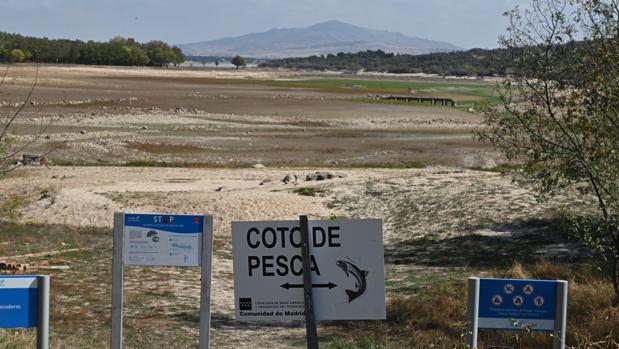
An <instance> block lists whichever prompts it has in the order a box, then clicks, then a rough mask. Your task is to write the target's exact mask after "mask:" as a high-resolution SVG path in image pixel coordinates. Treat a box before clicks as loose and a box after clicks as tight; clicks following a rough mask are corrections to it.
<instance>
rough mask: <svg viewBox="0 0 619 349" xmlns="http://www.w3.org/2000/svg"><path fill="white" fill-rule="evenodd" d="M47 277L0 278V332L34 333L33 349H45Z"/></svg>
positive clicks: (47, 316)
mask: <svg viewBox="0 0 619 349" xmlns="http://www.w3.org/2000/svg"><path fill="white" fill-rule="evenodd" d="M49 290H50V278H49V276H48V275H6V276H0V328H32V327H36V329H37V349H47V348H48V347H49V293H50V292H49Z"/></svg>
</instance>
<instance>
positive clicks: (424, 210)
mask: <svg viewBox="0 0 619 349" xmlns="http://www.w3.org/2000/svg"><path fill="white" fill-rule="evenodd" d="M314 171H315V169H309V168H295V169H268V168H266V169H235V170H231V169H182V168H127V167H51V168H44V167H39V168H27V169H23V170H20V171H18V172H16V173H13V174H11V176H10V177H8V178H5V179H4V180H2V181H1V182H0V195H2V196H3V197H9V196H12V195H17V196H20V197H21V198H24V199H25V201H26V202H27V204H26V205H25V206H23V207H22V208H20V209H19V212H18V215H17V217H18V218H17V219H18V221H21V222H35V223H46V224H65V225H73V226H100V227H111V226H112V221H113V219H112V218H113V213H114V212H116V211H124V212H170V213H203V212H205V213H209V214H212V215H214V217H215V248H216V250H215V254H214V261H213V293H212V297H213V298H212V305H213V309H212V311H213V316H214V320H213V321H214V325H213V326H214V327H213V345H214V347H217V348H267V347H271V348H300V347H303V344H302V338H303V336H304V329H303V328H302V326H298V325H295V326H261V325H251V324H242V323H238V322H236V321H234V320H233V315H232V314H234V298H233V297H234V295H233V286H234V285H233V279H232V260H231V240H230V236H231V232H230V226H231V222H232V221H235V220H285V219H295V218H297V217H298V215H299V214H308V215H310V217H311V218H314V219H316V218H329V217H332V216H339V217H359V218H382V219H384V240H385V246H386V260H387V263H388V264H387V266H386V268H387V273H388V277H389V278H390V279H389V280H388V282H395V280H401V281H399V282H398V285H399V287H405V285H406V283H407V281H406V280H407V279H410V275H414V273H418V272H419V271H421V270H423V271H425V272H427V271H428V270H430V269H429V268H430V267H431V268H436V267H440V268H445V267H449V268H452V269H454V268H455V269H457V268H461V267H463V266H466V265H467V264H468V263H471V262H470V261H468V262H467V261H463V260H459V259H455V258H456V256H458V255H459V254H458V253H454V251H456V250H460V251H461V249H462V248H474V249H476V250H478V252H479V253H480V254H481V256H480V257H478V258H479V263H480V265H484V263H489V262H491V263H494V262H496V261H494V260H493V261H489V260H488V259H487V256H488V255H489V254H490V253H493V252H492V251H488V252H485V248H486V247H488V248H490V250H492V249H493V247H492V246H493V245H492V244H490V243H491V242H493V241H504V242H503V243H508V244H513V245H514V247H515V248H516V249H521V250H523V251H524V252H523V253H524V254H525V255H526V254H527V253H530V254H531V255H530V258H532V259H534V258H545V257H552V256H554V257H553V258H556V257H557V256H559V257H567V258H571V257H570V256H573V255H577V254H578V246H575V245H573V244H570V243H569V242H567V241H560V240H557V239H556V238H553V237H552V236H550V235H549V231H548V230H547V228H546V227H545V225H544V224H541V225H539V224H538V225H536V224H529V223H526V224H525V223H522V220H525V221H526V220H527V219H529V218H530V217H538V218H539V217H544V216H545V214H546V213H547V212H548V209H549V207H548V206H546V205H542V204H539V203H538V202H537V201H536V200H535V198H534V196H533V194H532V193H531V192H530V191H529V190H527V189H522V188H521V187H519V186H517V185H515V184H514V183H512V182H511V180H510V178H508V177H505V176H502V175H500V174H497V173H491V172H480V171H469V170H462V169H458V168H453V167H429V168H425V169H411V170H387V169H380V170H370V169H357V170H354V169H343V170H341V171H339V172H338V174H341V175H343V176H344V178H339V179H333V180H328V181H320V182H306V181H304V180H301V181H300V182H299V183H297V184H284V183H283V182H282V181H281V179H282V178H283V177H284V176H285V175H287V174H297V175H298V176H300V177H303V178H304V176H305V175H306V174H309V173H312V172H314ZM261 183H262V184H261ZM299 187H312V188H315V189H316V190H317V193H319V195H317V196H302V195H299V194H297V193H294V192H293V190H294V189H295V188H299ZM519 222H520V223H519ZM530 235H533V236H538V237H537V239H542V240H543V236H545V235H547V238H548V241H546V240H543V241H542V240H540V241H539V243H537V244H532V243H531V241H532V240H531V239H535V238H531V236H530ZM522 238H524V240H522V241H521V239H522ZM496 239H498V240H496ZM502 239H503V240H502ZM428 243H429V245H428ZM466 246H468V247H466ZM519 246H520V247H519ZM522 246H529V247H528V248H529V250H525V249H523V248H522ZM62 249H63V246H58V250H62ZM65 249H66V248H65ZM550 250H551V251H552V254H550V252H549V251H550ZM486 253H488V254H486ZM495 253H496V251H495ZM460 254H461V252H460ZM450 256H451V257H450ZM492 258H495V257H492ZM497 258H506V259H508V260H510V259H511V258H514V256H504V257H497ZM17 259H18V260H20V261H25V262H27V261H28V258H17ZM440 270H443V269H440ZM76 272H79V271H76ZM441 272H442V271H441ZM162 273H163V274H162ZM411 273H413V274H411ZM158 274H160V275H158V276H157V277H154V276H153V280H156V281H155V283H154V284H153V283H150V284H149V283H148V280H147V279H145V278H144V274H143V273H142V272H140V271H138V270H128V271H127V273H126V280H127V281H126V284H127V286H126V287H127V290H126V292H127V297H128V301H127V302H128V303H129V305H128V306H127V317H128V318H129V319H130V318H131V317H132V316H135V315H136V314H139V313H140V308H139V307H137V306H136V304H139V302H138V303H136V301H135V300H133V301H132V300H131V299H136V297H139V294H140V292H146V291H148V290H149V289H150V288H153V287H154V288H153V290H151V291H152V292H161V289H162V287H163V288H164V289H169V290H172V291H171V292H173V293H175V294H177V296H178V297H177V298H176V299H177V300H176V301H175V302H174V304H164V303H162V304H159V305H158V307H161V309H162V310H161V311H162V312H164V313H166V314H168V315H167V316H177V315H178V314H175V309H177V308H178V307H181V306H186V307H187V308H189V309H192V308H195V307H196V304H198V303H199V302H198V299H199V297H198V295H199V292H198V289H199V282H198V279H199V278H198V271H197V270H193V271H186V270H178V269H167V270H164V271H159V272H158ZM180 274H182V275H183V277H182V278H179V277H178V275H180ZM162 275H163V276H164V277H163V280H165V281H161V280H162V279H161V277H162ZM165 275H169V277H165ZM179 280H180V281H179ZM162 282H163V284H162ZM149 285H150V286H149ZM158 290H159V291H158ZM179 302H180V303H179ZM187 331H189V333H193V334H194V335H197V332H196V330H195V329H188V330H187ZM321 331H322V333H323V334H324V333H330V332H332V331H337V329H334V328H332V327H322V329H321ZM300 339H301V340H300Z"/></svg>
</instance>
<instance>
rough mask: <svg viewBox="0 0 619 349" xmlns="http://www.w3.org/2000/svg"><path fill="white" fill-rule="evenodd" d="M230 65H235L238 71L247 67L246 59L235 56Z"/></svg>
mask: <svg viewBox="0 0 619 349" xmlns="http://www.w3.org/2000/svg"><path fill="white" fill-rule="evenodd" d="M230 63H232V64H234V66H236V69H239V68H240V67H244V66H245V58H243V57H241V56H235V57H234V58H232V61H231V62H230Z"/></svg>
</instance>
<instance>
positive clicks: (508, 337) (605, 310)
mask: <svg viewBox="0 0 619 349" xmlns="http://www.w3.org/2000/svg"><path fill="white" fill-rule="evenodd" d="M491 275H492V276H497V277H515V278H538V279H567V280H569V282H570V289H569V305H568V326H567V327H568V334H567V345H568V348H583V349H584V348H619V306H617V305H614V304H613V299H614V292H613V288H612V284H611V282H610V281H609V280H608V279H606V278H605V276H604V275H603V274H602V273H600V272H599V271H598V270H597V268H595V267H593V266H586V265H580V266H575V265H569V264H555V263H551V262H540V263H537V264H534V265H531V266H528V267H525V266H523V265H521V264H520V263H514V265H513V266H512V268H511V269H510V270H507V271H495V272H493V273H491ZM465 289H466V285H465V283H464V281H460V282H451V283H450V282H446V283H444V284H442V285H439V286H437V287H434V288H431V289H426V290H423V291H421V292H419V293H418V294H414V295H411V296H399V297H396V298H393V299H392V300H391V301H390V302H389V303H388V307H387V309H388V310H387V314H388V315H387V321H385V322H364V323H361V324H359V323H348V326H349V335H347V336H346V337H345V338H341V336H338V337H339V338H333V339H331V340H330V341H329V342H328V343H327V346H326V347H327V348H337V349H348V348H350V349H352V348H368V349H369V348H373V349H383V348H393V349H399V348H465V347H466V343H465V340H464V336H465V335H466V292H463V290H465ZM490 346H504V347H509V348H518V349H540V348H550V347H551V346H552V336H551V335H550V334H547V333H527V332H524V331H523V332H500V331H482V332H481V333H480V348H488V347H490Z"/></svg>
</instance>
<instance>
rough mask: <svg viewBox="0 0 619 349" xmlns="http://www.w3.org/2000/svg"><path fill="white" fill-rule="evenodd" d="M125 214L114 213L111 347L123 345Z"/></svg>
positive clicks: (117, 347) (114, 348) (113, 348)
mask: <svg viewBox="0 0 619 349" xmlns="http://www.w3.org/2000/svg"><path fill="white" fill-rule="evenodd" d="M124 227H125V214H124V213H122V212H116V213H114V256H113V259H112V337H111V349H122V347H123V245H124V238H125V237H124V230H125V229H124Z"/></svg>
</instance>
